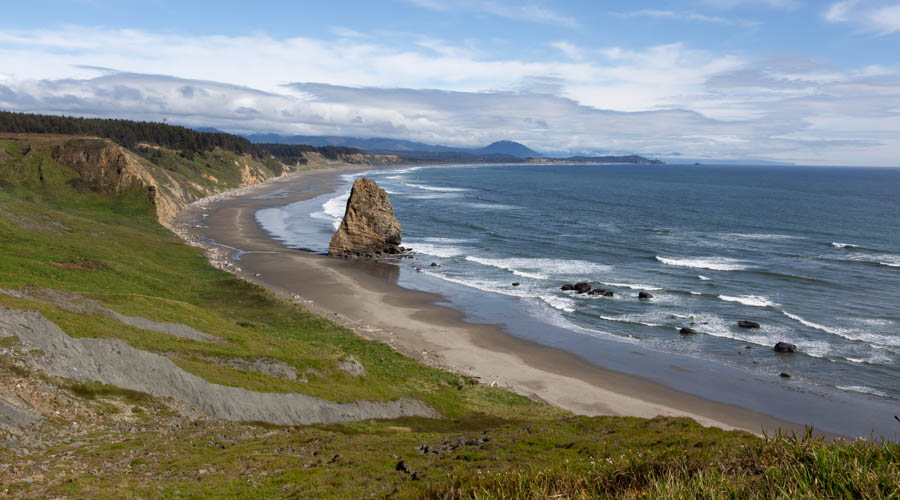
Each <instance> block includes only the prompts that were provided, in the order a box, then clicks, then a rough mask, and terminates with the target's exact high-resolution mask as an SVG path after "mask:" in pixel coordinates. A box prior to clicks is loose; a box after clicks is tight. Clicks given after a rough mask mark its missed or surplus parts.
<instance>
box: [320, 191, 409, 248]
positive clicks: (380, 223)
mask: <svg viewBox="0 0 900 500" xmlns="http://www.w3.org/2000/svg"><path fill="white" fill-rule="evenodd" d="M401 234H402V229H401V228H400V223H399V222H398V221H397V219H396V218H395V217H394V207H392V206H391V200H390V197H389V196H388V194H387V192H385V190H384V189H381V188H379V187H378V185H377V184H375V181H373V180H372V179H368V178H366V177H361V178H359V179H356V182H354V183H353V189H351V191H350V198H349V199H348V200H347V209H346V211H345V212H344V220H342V221H341V225H340V227H339V228H338V230H337V232H336V233H334V236H332V237H331V243H330V244H329V245H328V255H333V256H335V257H378V256H380V255H394V254H398V253H400V252H401V250H400V236H401Z"/></svg>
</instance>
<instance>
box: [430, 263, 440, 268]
mask: <svg viewBox="0 0 900 500" xmlns="http://www.w3.org/2000/svg"><path fill="white" fill-rule="evenodd" d="M431 267H440V266H439V265H438V263H437V262H432V263H431Z"/></svg>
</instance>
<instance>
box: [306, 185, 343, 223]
mask: <svg viewBox="0 0 900 500" xmlns="http://www.w3.org/2000/svg"><path fill="white" fill-rule="evenodd" d="M348 199H350V190H349V189H348V190H347V191H346V192H345V193H343V194H340V195H338V196H335V197H334V198H330V199H329V200H328V201H326V202H325V203H323V204H322V210H321V211H318V212H312V213H310V214H309V216H310V217H312V218H314V219H323V220H327V221H329V222H331V225H332V226H334V230H335V231H337V229H338V227H340V225H341V219H343V218H344V212H345V211H347V200H348Z"/></svg>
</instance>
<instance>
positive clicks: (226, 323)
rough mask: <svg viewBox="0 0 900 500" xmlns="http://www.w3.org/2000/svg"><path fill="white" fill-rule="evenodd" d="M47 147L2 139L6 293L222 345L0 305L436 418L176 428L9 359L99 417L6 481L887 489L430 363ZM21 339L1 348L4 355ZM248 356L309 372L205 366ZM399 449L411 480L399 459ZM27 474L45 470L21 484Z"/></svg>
mask: <svg viewBox="0 0 900 500" xmlns="http://www.w3.org/2000/svg"><path fill="white" fill-rule="evenodd" d="M59 140H60V139H53V140H50V139H46V140H44V139H34V140H31V141H30V143H31V144H32V151H31V152H29V153H28V154H27V155H24V156H23V155H21V154H20V151H22V150H23V149H22V141H13V140H0V148H2V149H3V151H5V152H6V154H8V155H11V159H7V160H6V161H5V163H2V161H3V160H0V288H13V289H19V288H22V287H29V286H30V287H44V288H49V289H54V290H63V291H69V292H74V293H78V294H81V295H83V296H86V297H89V298H91V299H93V300H96V301H98V302H100V303H101V304H103V305H105V306H106V307H109V308H111V309H114V310H116V311H118V312H120V313H122V314H126V315H131V316H141V317H145V318H149V319H152V320H155V321H160V322H178V323H182V324H185V325H188V326H191V327H193V328H196V329H197V330H200V331H203V332H206V333H209V334H212V335H215V336H216V337H219V338H220V339H222V342H221V343H205V342H197V341H192V340H185V339H178V338H175V337H172V336H169V335H165V334H161V333H156V332H150V331H146V330H141V329H137V328H133V327H128V326H125V325H123V324H121V323H119V322H117V321H115V320H113V319H110V318H108V317H106V316H104V315H102V314H83V313H74V312H70V311H67V310H64V309H62V308H60V307H57V306H56V305H54V304H52V303H51V302H48V301H47V300H25V299H17V298H13V297H10V296H8V295H3V294H0V305H2V306H6V307H11V308H18V309H30V310H37V311H40V312H41V313H42V314H44V315H45V316H46V317H47V318H48V319H50V320H51V321H53V322H54V323H56V324H58V325H59V326H60V327H61V328H62V329H63V330H64V331H66V332H67V333H69V334H70V335H72V336H75V337H83V338H104V337H114V338H119V339H122V340H123V341H125V342H127V343H128V344H130V345H132V346H134V347H136V348H139V349H144V350H149V351H153V352H159V353H172V354H173V359H174V361H175V362H176V363H177V364H178V365H179V366H180V367H182V368H183V369H185V370H187V371H189V372H191V373H194V374H196V375H198V376H200V377H203V378H204V379H206V380H209V381H211V382H214V383H218V384H223V385H229V386H235V387H243V388H247V389H252V390H257V391H264V392H298V393H303V394H308V395H312V396H317V397H322V398H325V399H329V400H333V401H353V400H357V399H371V400H390V399H395V398H399V397H413V398H418V399H421V400H423V401H426V402H427V403H428V404H430V405H432V406H433V407H435V408H436V409H438V410H439V411H440V412H441V413H442V415H443V418H441V419H423V418H404V419H398V420H393V421H364V422H355V423H348V424H343V425H328V426H307V427H278V426H272V425H266V424H259V423H232V422H221V421H214V420H209V419H200V420H191V419H187V420H185V419H181V417H178V415H177V414H176V412H174V411H172V410H170V409H168V408H167V407H166V406H165V405H163V404H161V403H160V402H159V401H156V400H155V399H153V398H150V397H149V396H147V395H145V394H142V393H136V392H134V391H128V390H124V389H121V388H117V387H112V386H107V385H102V384H97V383H74V382H72V381H67V380H58V379H54V378H50V377H46V376H42V375H39V374H36V373H32V372H30V371H28V370H25V369H22V368H20V367H18V366H17V365H16V364H15V363H14V361H15V360H12V359H9V358H3V359H0V377H9V378H12V377H18V378H25V379H30V380H33V381H34V382H35V383H46V384H55V385H56V386H58V387H59V389H60V390H61V391H62V393H63V394H66V395H69V396H70V397H74V398H76V400H77V401H79V404H80V405H84V406H85V410H84V412H86V413H85V414H92V415H94V417H92V418H93V419H95V421H94V422H93V423H92V424H91V426H88V427H87V428H86V429H87V430H82V431H80V432H81V434H79V435H78V437H77V440H78V441H79V443H78V445H77V446H76V444H75V443H73V442H72V441H73V439H67V437H68V436H70V432H71V430H70V427H69V426H71V425H72V423H71V422H67V421H64V420H62V419H53V418H52V417H51V418H49V419H48V421H47V423H46V426H47V427H48V428H49V429H50V431H48V432H50V437H46V438H44V439H43V440H42V442H46V443H48V444H47V446H46V447H45V448H34V449H33V450H30V453H29V455H28V456H27V458H26V457H25V455H21V454H20V453H19V452H17V451H15V450H14V449H12V448H7V447H4V446H2V445H0V463H3V464H11V465H12V466H11V467H9V468H6V469H0V491H4V489H5V490H7V492H8V493H10V494H12V495H14V496H34V497H46V496H58V495H67V496H73V497H117V496H121V495H129V496H137V497H159V498H171V497H189V498H201V497H202V498H206V497H212V498H220V497H226V498H261V497H296V496H303V497H322V498H363V497H371V496H375V497H386V496H393V497H399V498H420V497H425V498H596V497H601V498H604V497H607V498H613V497H625V498H630V497H634V498H637V497H644V498H659V497H665V498H687V497H691V498H696V497H709V498H726V497H727V498H805V497H806V498H816V497H832V498H900V491H898V484H900V447H898V445H896V444H878V443H875V442H864V441H857V442H852V443H843V442H838V443H827V442H824V441H821V440H816V439H813V438H812V437H811V436H801V437H794V436H783V435H780V434H779V435H776V436H773V437H771V438H769V439H760V438H757V437H755V436H752V435H750V434H747V433H744V432H726V431H722V430H718V429H705V428H702V427H701V426H700V425H698V424H697V423H696V422H694V421H692V420H689V419H675V418H656V419H650V420H647V419H638V418H621V417H595V418H588V417H575V416H572V415H570V414H568V413H567V412H564V411H562V410H559V409H556V408H553V407H550V406H547V405H544V404H540V403H537V402H534V401H532V400H529V399H526V398H524V397H521V396H518V395H515V394H512V393H510V392H507V391H504V390H501V389H495V388H490V387H486V386H484V385H481V384H477V383H475V382H474V381H473V380H470V379H466V378H465V377H460V376H458V375H455V374H451V373H446V372H441V371H438V370H434V369H430V368H428V367H425V366H423V365H421V364H419V363H417V362H415V361H413V360H411V359H409V358H406V357H404V356H401V355H399V354H397V353H395V352H393V351H392V350H391V349H390V348H389V347H387V346H385V345H383V344H380V343H377V342H371V341H367V340H364V339H362V338H360V337H358V336H356V335H355V334H353V333H352V332H351V331H349V330H347V329H345V328H343V327H341V326H339V325H336V324H334V323H332V322H330V321H328V320H326V319H324V318H322V317H319V316H316V315H313V314H311V313H310V312H308V311H306V310H305V309H303V308H302V307H300V306H297V305H294V304H288V303H285V302H282V301H280V300H278V299H277V298H276V297H274V296H273V295H271V294H270V293H269V292H267V291H266V290H264V289H262V288H259V287H257V286H255V285H252V284H248V283H246V282H243V281H240V280H238V279H236V278H234V277H233V276H231V275H230V274H227V273H224V272H222V271H218V270H216V269H214V268H212V267H211V266H210V265H209V264H208V263H207V262H206V261H205V259H204V257H203V256H202V255H201V254H200V253H199V251H198V250H197V249H194V248H191V247H188V246H186V245H184V244H183V243H182V242H181V241H180V240H179V239H177V238H176V237H175V236H173V235H172V234H171V233H169V232H168V231H167V230H165V229H164V228H162V227H161V226H159V225H158V224H157V222H156V217H155V214H154V213H153V210H152V207H150V206H149V205H148V203H147V201H146V199H145V196H144V193H142V192H140V191H139V190H135V191H127V192H125V193H121V194H120V195H118V196H112V195H110V194H109V193H104V192H101V191H98V190H95V189H92V187H91V186H87V185H84V184H83V183H80V182H79V180H80V177H79V176H78V175H77V174H76V173H75V172H73V171H72V170H70V169H68V168H66V167H65V166H62V165H58V164H56V163H55V162H54V161H53V160H52V158H51V155H50V152H49V151H50V148H51V147H52V146H53V144H54V141H59ZM164 153H165V154H161V155H160V157H159V158H158V159H157V161H158V163H159V164H160V168H167V169H169V171H170V172H172V175H177V176H183V177H184V178H185V179H190V180H191V181H192V182H201V181H200V180H198V179H201V178H202V173H203V172H208V173H211V175H213V176H214V177H216V178H217V179H220V181H221V182H222V184H231V183H234V182H239V180H240V174H239V172H238V171H237V170H236V168H235V167H234V165H233V161H234V158H231V157H228V156H226V155H222V156H219V157H216V156H215V155H216V154H217V153H216V152H213V153H208V154H206V155H203V156H202V157H197V158H194V159H193V160H189V159H187V158H185V157H183V156H179V155H178V153H177V152H164ZM166 155H168V156H166ZM229 165H230V166H229ZM38 167H40V173H39V172H38ZM41 175H43V178H44V180H43V182H41V180H40V177H41ZM198 176H199V177H198ZM202 182H208V183H213V181H211V180H209V179H206V181H202ZM210 185H211V184H210ZM35 295H40V294H39V293H35ZM36 298H38V299H40V297H36ZM14 346H15V342H14V341H13V340H7V339H0V349H6V348H12V347H14ZM348 354H352V355H353V356H354V357H355V358H356V359H357V360H359V361H360V362H362V364H363V365H364V366H365V367H366V370H367V372H368V374H367V375H366V376H365V377H351V376H349V375H347V374H344V373H343V372H341V371H339V370H338V369H337V368H336V362H337V361H338V360H340V359H341V358H342V357H344V356H346V355H348ZM255 357H266V358H272V359H276V360H278V361H281V362H283V363H287V364H288V365H291V366H293V367H295V368H296V369H297V371H298V373H300V374H302V373H303V372H304V370H307V369H311V370H315V371H316V372H317V373H320V374H321V375H319V376H309V377H308V381H307V382H301V381H296V382H292V381H288V380H281V379H277V378H274V377H271V376H268V375H263V374H261V373H257V372H253V371H246V370H239V369H234V368H223V367H221V366H218V365H217V364H215V363H212V362H210V361H209V359H211V358H221V359H227V358H244V359H252V358H255ZM67 397H68V396H67ZM60 398H62V396H60ZM52 404H54V405H57V406H62V405H64V404H65V403H64V402H63V399H60V400H59V401H56V402H53V403H52ZM84 428H85V427H84V426H82V429H84ZM423 445H426V446H427V447H428V450H429V452H427V453H423V452H422V446H423ZM73 457H74V458H73ZM401 460H402V461H403V462H404V463H405V464H406V465H407V467H408V468H409V469H410V470H411V473H406V472H403V471H398V470H397V467H396V466H397V463H398V462H399V461H401ZM201 471H203V472H202V473H201ZM413 473H414V474H413ZM37 474H40V476H41V477H43V479H42V480H40V481H34V482H33V483H32V484H29V483H27V482H23V481H21V479H22V478H28V477H37V476H36V475H37ZM124 492H127V493H124Z"/></svg>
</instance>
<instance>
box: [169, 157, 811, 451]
mask: <svg viewBox="0 0 900 500" xmlns="http://www.w3.org/2000/svg"><path fill="white" fill-rule="evenodd" d="M357 171H358V170H357ZM352 172H354V170H350V169H329V170H318V171H310V172H303V173H298V174H293V175H291V176H288V177H283V178H279V179H277V180H274V181H270V182H268V183H265V184H262V185H257V186H253V187H250V188H242V189H240V190H237V191H236V192H231V193H226V194H222V195H217V196H215V197H212V198H210V199H205V200H201V201H200V202H198V203H195V204H193V205H191V206H190V207H188V208H186V209H185V210H183V211H182V212H181V213H180V214H179V216H178V217H177V218H176V220H175V225H174V230H175V232H176V233H178V234H179V235H181V236H182V237H183V238H185V239H186V240H187V241H188V242H189V243H191V244H194V245H197V246H202V247H204V248H206V249H207V253H208V255H209V257H210V260H211V262H212V263H213V264H214V265H216V266H217V267H220V268H223V269H227V270H230V271H232V272H234V273H236V274H238V275H239V276H241V277H243V278H244V279H247V280H248V281H251V282H253V283H257V284H259V285H262V286H264V287H266V288H268V289H270V290H272V291H274V292H275V293H278V294H280V295H281V296H283V297H285V298H286V299H287V300H291V301H294V302H297V303H301V304H302V305H303V306H305V307H307V308H308V309H310V310H311V311H313V312H316V313H318V314H321V315H323V316H326V317H328V318H329V319H331V320H333V321H336V322H339V323H341V324H343V325H345V326H347V327H349V328H351V329H353V330H354V331H355V332H357V333H358V334H359V335H361V336H363V337H366V338H369V339H375V340H379V341H381V342H384V343H386V344H388V345H390V346H391V347H393V348H394V349H396V350H397V351H399V352H401V353H403V354H405V355H408V356H410V357H412V358H414V359H417V360H419V361H421V362H423V363H426V364H428V365H430V366H435V367H439V368H442V369H445V370H449V371H452V372H456V373H460V374H464V375H467V376H471V377H475V378H477V379H478V380H479V381H480V382H481V383H484V384H491V385H494V386H501V387H505V388H508V389H509V390H511V391H514V392H516V393H519V394H522V395H525V396H528V397H531V398H534V399H537V400H541V401H545V402H548V403H550V404H553V405H556V406H559V407H561V408H565V409H567V410H570V411H572V412H574V413H578V414H583V415H618V416H635V417H648V418H649V417H655V416H658V415H664V416H686V417H690V418H693V419H695V420H697V421H698V422H700V423H701V424H703V425H706V426H715V427H721V428H724V429H743V430H747V431H749V432H753V433H756V434H761V433H763V432H764V431H773V430H775V429H777V428H779V427H780V428H784V429H786V430H800V429H802V427H801V426H797V425H795V424H791V423H788V422H784V421H780V420H778V419H775V418H772V417H769V416H766V415H764V414H761V413H757V412H753V411H750V410H746V409H744V408H740V407H737V406H732V405H727V404H722V403H717V402H714V401H710V400H707V399H704V398H701V397H698V396H694V395H691V394H688V393H685V392H680V391H677V390H673V389H672V388H669V387H666V386H664V385H662V384H659V383H656V382H654V381H651V380H647V379H643V378H641V377H636V376H632V375H627V374H623V373H619V372H616V371H612V370H606V369H603V368H601V367H598V366H595V365H593V364H591V363H588V362H587V361H585V360H583V359H581V358H579V357H577V356H575V355H573V354H570V353H567V352H564V351H561V350H557V349H553V348H548V347H545V346H542V345H539V344H536V343H532V342H529V341H525V340H522V339H519V338H516V337H515V336H513V335H510V334H509V333H508V332H506V331H504V330H503V327H502V325H481V324H472V323H468V322H466V321H464V319H463V315H462V314H461V313H460V312H458V311H456V310H454V309H451V308H448V307H445V306H442V305H439V304H437V303H439V302H441V301H442V297H441V296H439V295H435V294H430V293H423V292H419V291H414V290H409V289H405V288H402V287H399V286H397V285H395V284H393V283H392V280H393V279H395V278H396V275H397V273H398V272H399V271H398V268H397V266H394V265H392V264H389V263H380V262H360V261H348V260H339V259H334V258H329V257H327V256H323V255H316V254H312V253H308V252H304V251H300V250H295V249H291V248H287V247H285V246H284V245H282V244H281V243H279V242H278V241H275V240H273V239H272V238H271V237H270V236H269V235H268V234H267V233H266V232H264V231H263V230H262V229H261V228H260V227H259V225H258V224H257V222H256V220H255V218H254V214H255V213H256V211H257V210H260V209H264V208H268V207H275V206H283V205H287V204H289V203H293V202H297V201H302V200H306V199H311V198H313V197H316V196H319V195H321V194H324V193H329V192H332V191H334V189H335V187H336V186H337V185H338V184H339V183H340V174H347V173H352ZM275 192H277V194H278V196H271V194H272V193H275ZM267 194H269V195H270V196H266V195H267ZM400 222H401V224H402V222H403V221H402V220H401V221H400ZM210 240H212V241H213V242H215V244H212V243H211V242H210ZM229 247H230V248H229ZM235 249H238V250H239V251H240V252H241V253H240V254H239V255H238V260H234V254H235V253H236V252H237V250H235Z"/></svg>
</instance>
